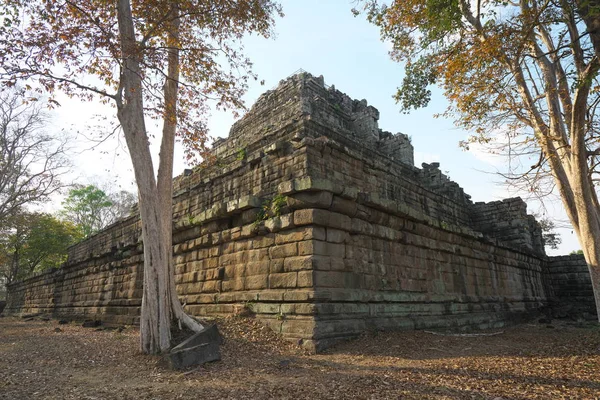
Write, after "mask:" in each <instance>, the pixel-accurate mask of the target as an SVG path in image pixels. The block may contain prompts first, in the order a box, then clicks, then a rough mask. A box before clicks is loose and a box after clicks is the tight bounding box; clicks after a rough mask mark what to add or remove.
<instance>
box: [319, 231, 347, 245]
mask: <svg viewBox="0 0 600 400" xmlns="http://www.w3.org/2000/svg"><path fill="white" fill-rule="evenodd" d="M347 237H348V232H346V231H342V230H339V229H335V228H327V239H326V240H327V241H328V242H332V243H344V242H345V241H346V238H347ZM321 240H325V239H321Z"/></svg>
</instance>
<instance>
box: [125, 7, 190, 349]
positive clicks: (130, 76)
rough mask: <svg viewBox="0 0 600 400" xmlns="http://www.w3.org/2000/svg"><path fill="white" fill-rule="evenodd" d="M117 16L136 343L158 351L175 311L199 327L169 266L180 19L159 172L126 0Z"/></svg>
mask: <svg viewBox="0 0 600 400" xmlns="http://www.w3.org/2000/svg"><path fill="white" fill-rule="evenodd" d="M117 11H118V13H117V16H118V22H119V33H120V39H121V51H122V56H123V65H122V73H121V86H120V88H119V92H120V93H122V94H123V99H122V101H121V100H120V99H119V98H118V99H117V108H118V117H119V121H120V123H121V126H122V129H123V132H124V134H125V139H126V141H127V147H128V149H129V154H130V156H131V161H132V163H133V170H134V173H135V179H136V183H137V187H138V193H139V208H140V218H141V222H142V240H143V243H144V289H143V296H142V311H141V316H140V348H141V350H142V351H143V352H144V353H149V354H156V353H161V352H164V351H166V350H168V349H169V348H170V346H171V322H172V321H173V317H175V318H176V319H177V320H179V321H180V323H184V324H185V325H186V326H187V327H188V328H190V329H192V330H195V331H198V330H200V329H202V325H200V324H199V323H198V322H197V321H195V320H194V319H193V318H191V317H190V316H188V315H186V314H185V313H184V311H183V307H182V306H181V303H180V302H179V299H178V298H177V293H176V291H175V279H174V270H173V255H172V253H173V246H172V239H173V238H172V218H173V213H172V201H173V195H172V193H173V188H172V185H173V151H174V145H175V131H176V126H177V118H176V106H177V81H178V79H179V51H178V50H177V48H176V45H177V42H178V33H179V21H178V20H177V19H175V20H174V22H173V23H172V32H171V33H170V35H169V41H170V42H171V43H172V44H171V45H170V49H169V50H168V52H169V57H168V76H167V80H166V82H165V87H164V94H165V115H164V127H163V138H162V142H161V148H160V156H159V169H158V177H157V178H155V176H154V166H153V163H152V157H151V154H150V148H149V141H148V136H147V134H146V127H145V122H144V107H143V97H142V90H143V87H142V80H141V69H140V62H141V61H140V58H141V55H140V53H139V50H138V43H137V42H136V39H135V31H134V25H133V19H132V13H131V5H130V2H129V0H119V1H118V9H117Z"/></svg>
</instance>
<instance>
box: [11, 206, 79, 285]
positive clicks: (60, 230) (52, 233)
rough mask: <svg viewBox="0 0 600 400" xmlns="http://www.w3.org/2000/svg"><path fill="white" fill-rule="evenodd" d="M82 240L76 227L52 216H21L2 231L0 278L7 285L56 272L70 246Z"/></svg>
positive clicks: (65, 257)
mask: <svg viewBox="0 0 600 400" xmlns="http://www.w3.org/2000/svg"><path fill="white" fill-rule="evenodd" d="M80 239H81V234H80V232H79V230H78V229H77V227H76V226H75V225H73V224H72V223H70V222H66V221H61V220H59V219H57V218H56V217H54V216H52V215H50V214H43V213H19V214H18V215H16V216H14V217H13V218H11V220H10V221H9V224H8V225H4V226H3V228H2V230H1V231H0V276H2V277H3V278H4V280H5V281H6V283H7V284H10V283H11V282H13V281H15V280H17V279H23V278H26V277H27V276H29V275H31V274H32V273H34V272H40V271H44V270H47V269H49V268H57V267H59V266H60V265H61V264H63V263H64V262H65V261H66V259H67V249H68V247H69V246H71V245H73V244H74V243H76V242H77V241H78V240H80Z"/></svg>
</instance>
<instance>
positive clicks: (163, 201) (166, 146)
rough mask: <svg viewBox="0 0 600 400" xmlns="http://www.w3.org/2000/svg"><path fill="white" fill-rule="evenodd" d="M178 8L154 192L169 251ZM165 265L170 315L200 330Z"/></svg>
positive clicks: (170, 35)
mask: <svg viewBox="0 0 600 400" xmlns="http://www.w3.org/2000/svg"><path fill="white" fill-rule="evenodd" d="M178 14H179V10H178V9H177V6H176V3H174V5H173V9H172V10H171V17H170V18H171V20H170V21H169V33H168V38H167V46H168V50H167V53H168V66H167V78H166V80H165V85H164V101H165V111H164V112H165V115H164V117H163V132H162V142H161V146H160V157H159V160H160V164H159V168H158V196H159V201H160V205H161V209H162V210H164V211H165V212H164V213H163V215H161V218H162V222H163V223H162V226H163V237H164V242H163V244H164V246H165V249H164V251H165V252H168V254H171V252H172V248H173V243H172V239H173V223H172V221H173V214H172V211H171V210H172V207H173V155H174V150H175V134H176V131H177V100H178V90H179V88H178V85H179V27H180V24H181V21H180V19H179V16H178ZM166 266H167V268H166V269H165V272H166V277H165V279H166V280H167V282H168V284H167V285H168V287H167V290H168V292H169V297H170V298H171V307H172V312H173V316H174V318H175V319H176V320H177V321H178V322H179V324H180V325H181V324H183V325H185V326H186V327H187V328H189V329H191V330H193V331H200V330H201V329H202V325H201V324H200V323H198V322H197V321H196V320H195V319H193V318H191V317H190V316H189V315H187V314H186V313H185V311H184V310H183V307H182V305H181V302H180V301H179V298H178V297H177V290H176V287H175V271H174V268H173V257H168V259H167V264H166Z"/></svg>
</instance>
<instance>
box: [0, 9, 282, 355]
mask: <svg viewBox="0 0 600 400" xmlns="http://www.w3.org/2000/svg"><path fill="white" fill-rule="evenodd" d="M0 12H1V13H2V16H3V24H2V25H1V26H0V66H1V67H0V81H2V82H3V83H4V84H5V85H14V84H16V82H18V81H21V80H27V81H28V82H34V83H35V84H39V85H40V86H41V87H42V88H43V89H44V90H46V91H47V92H50V93H52V92H54V91H56V90H61V91H63V92H65V93H67V94H68V95H71V96H77V97H79V98H82V99H90V98H93V97H94V96H95V95H97V96H100V98H102V100H103V101H105V102H111V103H112V104H113V105H114V106H115V107H116V114H117V117H118V119H119V122H120V125H121V129H122V131H123V133H124V135H125V140H126V142H127V147H128V149H129V154H130V156H131V160H132V163H133V169H134V173H135V177H136V183H137V187H138V194H139V199H140V202H139V209H140V216H141V227H142V239H143V242H144V292H143V297H142V312H141V317H140V347H141V349H142V351H143V352H146V353H158V352H162V351H165V350H167V349H168V348H169V347H170V346H171V326H172V324H173V322H178V323H179V324H180V325H186V326H187V327H188V328H190V329H193V330H200V329H202V326H201V325H200V324H199V322H198V321H196V320H194V319H193V318H191V317H189V316H188V315H187V314H186V313H185V312H184V310H183V307H182V305H181V303H180V301H179V298H178V297H177V292H176V290H175V277H174V269H173V260H172V191H173V189H172V179H173V151H174V144H175V136H176V134H177V135H179V137H180V138H181V140H182V141H183V143H184V144H185V145H186V147H187V148H188V150H190V151H192V152H193V151H195V150H198V149H199V148H201V147H202V146H203V144H204V142H205V140H206V124H205V121H206V116H207V112H206V111H207V109H208V101H210V100H214V101H215V102H216V104H217V106H218V107H219V108H229V109H236V110H238V109H240V107H241V106H242V101H241V96H242V95H243V93H244V92H245V90H246V88H247V80H248V79H249V78H250V77H251V76H252V74H251V73H250V67H251V63H250V61H249V60H248V59H247V58H246V57H244V55H243V52H242V51H241V49H240V47H241V46H240V43H239V40H240V39H241V38H242V37H243V36H244V35H245V34H249V33H257V34H260V35H263V36H269V35H270V33H271V26H272V24H273V15H274V14H276V13H279V12H280V8H279V6H278V4H277V3H275V2H274V1H272V0H213V1H199V0H176V1H157V0H147V1H130V0H115V1H102V0H90V1H73V0H65V1H60V2H53V1H44V0H5V1H4V2H3V3H1V4H0ZM91 77H93V78H91ZM146 117H150V118H156V119H160V120H162V125H163V128H162V137H161V138H160V143H161V144H160V152H159V157H158V158H157V160H158V163H159V165H158V169H157V170H155V168H154V163H153V160H152V157H151V152H150V139H149V135H148V132H147V129H146ZM188 154H191V153H188ZM155 171H157V174H156V175H155Z"/></svg>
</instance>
